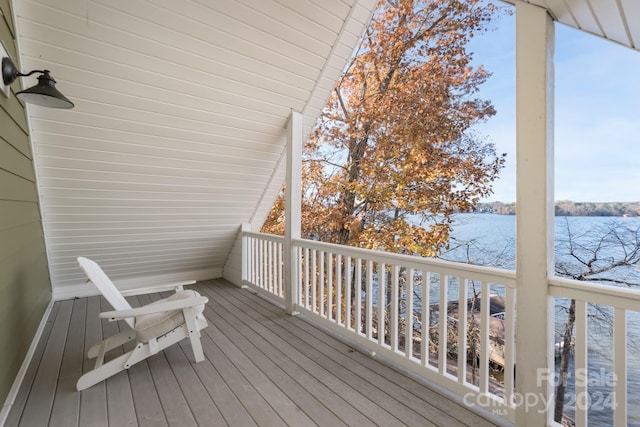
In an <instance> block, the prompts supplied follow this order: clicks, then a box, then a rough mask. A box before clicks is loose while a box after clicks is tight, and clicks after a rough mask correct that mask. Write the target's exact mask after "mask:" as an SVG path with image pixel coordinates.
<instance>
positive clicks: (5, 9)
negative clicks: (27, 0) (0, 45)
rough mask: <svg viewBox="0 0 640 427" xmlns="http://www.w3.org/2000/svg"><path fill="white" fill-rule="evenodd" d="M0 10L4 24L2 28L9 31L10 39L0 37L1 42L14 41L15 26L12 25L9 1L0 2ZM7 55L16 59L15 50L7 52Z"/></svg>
mask: <svg viewBox="0 0 640 427" xmlns="http://www.w3.org/2000/svg"><path fill="white" fill-rule="evenodd" d="M0 10H1V11H2V19H3V20H4V22H5V25H4V27H6V28H7V29H8V30H9V32H10V34H11V37H9V38H5V37H4V35H3V36H2V40H12V39H15V31H13V29H14V28H15V26H14V24H13V12H12V9H11V0H0ZM9 53H10V54H11V55H12V56H13V57H14V58H15V57H16V52H15V50H13V51H9Z"/></svg>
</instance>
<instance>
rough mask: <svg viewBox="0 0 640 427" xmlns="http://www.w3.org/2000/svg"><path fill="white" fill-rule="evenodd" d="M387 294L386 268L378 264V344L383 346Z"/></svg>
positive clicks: (381, 263)
mask: <svg viewBox="0 0 640 427" xmlns="http://www.w3.org/2000/svg"><path fill="white" fill-rule="evenodd" d="M386 292H387V274H386V266H385V264H384V263H383V262H380V263H378V344H380V345H383V344H384V343H385V342H384V337H385V323H386V322H385V301H384V297H385V294H386Z"/></svg>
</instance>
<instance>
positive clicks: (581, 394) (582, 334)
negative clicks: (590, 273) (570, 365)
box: [574, 300, 589, 426]
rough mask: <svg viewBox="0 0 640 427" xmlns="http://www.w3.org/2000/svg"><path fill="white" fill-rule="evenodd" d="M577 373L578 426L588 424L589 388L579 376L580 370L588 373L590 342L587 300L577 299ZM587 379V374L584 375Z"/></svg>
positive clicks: (575, 374)
mask: <svg viewBox="0 0 640 427" xmlns="http://www.w3.org/2000/svg"><path fill="white" fill-rule="evenodd" d="M575 316H576V320H575V325H576V332H575V345H574V351H575V359H574V360H575V368H574V369H575V373H574V378H576V381H575V407H576V425H577V426H586V425H587V413H588V411H587V405H586V402H587V396H588V394H587V393H588V392H589V390H588V389H587V381H579V379H580V378H582V377H581V376H578V373H579V372H583V373H584V374H588V372H589V371H588V369H589V367H588V365H587V363H588V362H587V348H588V347H587V343H588V335H587V331H588V329H587V326H588V323H587V303H586V302H585V301H580V300H576V311H575ZM584 378H585V379H586V376H585V377H584Z"/></svg>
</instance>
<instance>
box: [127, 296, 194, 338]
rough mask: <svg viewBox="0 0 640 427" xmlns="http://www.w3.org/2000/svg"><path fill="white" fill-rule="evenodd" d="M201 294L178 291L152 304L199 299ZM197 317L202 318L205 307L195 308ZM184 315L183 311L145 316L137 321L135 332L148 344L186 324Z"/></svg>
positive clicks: (139, 317) (137, 318)
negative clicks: (151, 340)
mask: <svg viewBox="0 0 640 427" xmlns="http://www.w3.org/2000/svg"><path fill="white" fill-rule="evenodd" d="M199 296H200V294H199V293H198V292H196V291H193V290H183V291H178V292H176V293H175V294H173V295H171V296H170V297H168V298H164V299H161V300H158V301H155V302H153V303H151V304H159V303H162V302H168V301H175V300H180V299H186V298H194V297H199ZM194 310H195V315H196V316H200V315H201V314H202V312H203V311H204V305H201V306H196V307H194ZM184 323H185V321H184V314H183V313H182V310H172V311H166V312H161V313H152V314H145V315H143V316H138V317H136V319H135V326H134V330H135V332H136V337H137V339H138V341H140V342H143V343H147V342H149V340H150V339H153V338H158V337H160V336H162V335H164V334H166V333H168V332H171V331H172V330H173V329H175V328H177V327H178V326H180V325H182V324H184Z"/></svg>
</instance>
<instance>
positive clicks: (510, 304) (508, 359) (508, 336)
mask: <svg viewBox="0 0 640 427" xmlns="http://www.w3.org/2000/svg"><path fill="white" fill-rule="evenodd" d="M504 311H505V318H504V401H505V404H506V405H508V406H509V407H513V406H514V405H513V403H514V400H513V399H514V394H513V392H514V366H515V357H516V355H515V351H514V350H515V319H516V316H515V314H516V290H515V289H513V288H506V301H505V310H504Z"/></svg>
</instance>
